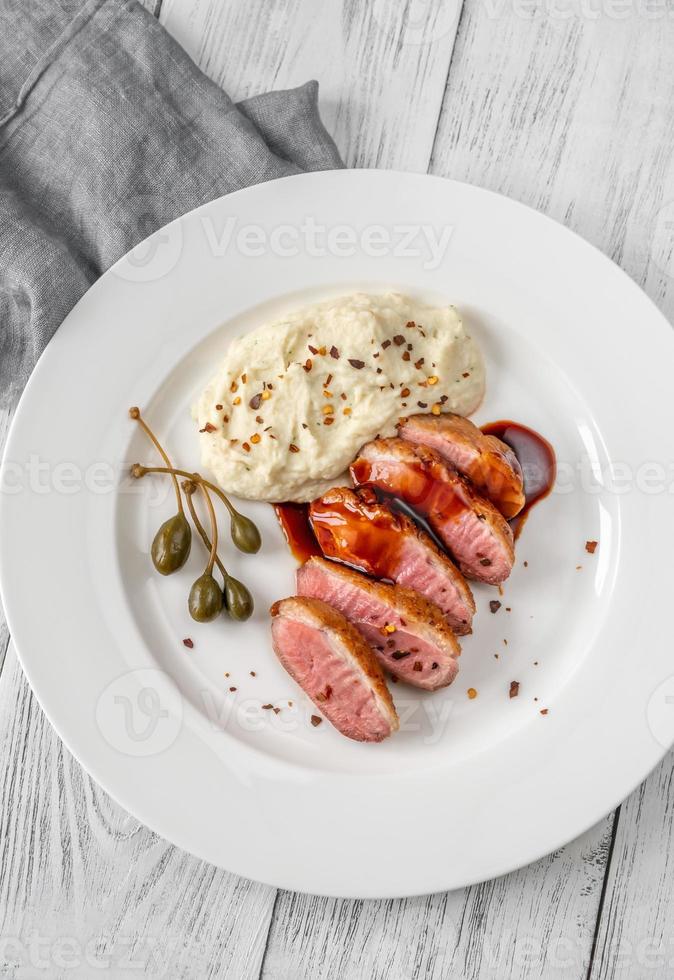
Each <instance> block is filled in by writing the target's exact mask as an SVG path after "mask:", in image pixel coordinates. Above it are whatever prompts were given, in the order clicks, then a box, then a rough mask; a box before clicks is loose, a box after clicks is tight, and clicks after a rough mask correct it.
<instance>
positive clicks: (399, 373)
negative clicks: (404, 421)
mask: <svg viewBox="0 0 674 980" xmlns="http://www.w3.org/2000/svg"><path fill="white" fill-rule="evenodd" d="M484 386H485V372H484V363H483V360H482V355H481V353H480V350H479V348H478V347H477V344H476V343H475V341H474V340H473V339H472V337H471V336H470V334H469V333H468V332H467V331H466V328H465V327H464V325H463V323H462V321H461V319H460V317H459V315H458V314H457V312H456V310H455V309H454V307H453V306H444V307H437V308H436V307H430V306H423V305H421V304H420V303H417V302H416V301H414V300H412V299H409V298H408V297H406V296H401V295H398V294H396V293H388V294H386V295H381V296H377V295H366V294H364V293H356V294H354V295H350V296H343V297H341V298H340V299H337V300H331V301H330V302H327V303H322V304H321V305H319V306H314V307H308V308H305V309H302V310H297V311H296V312H294V313H291V314H290V315H288V316H285V317H283V318H282V319H279V320H276V321H275V322H274V323H268V324H265V325H264V326H261V327H258V328H257V329H256V330H254V331H252V332H251V333H248V334H246V335H245V336H243V337H239V338H238V339H236V340H234V341H233V342H232V343H231V344H230V346H229V349H228V350H227V352H226V355H225V358H224V360H223V362H222V364H221V366H220V368H219V370H218V372H217V374H216V375H215V377H214V378H213V379H212V381H211V382H210V383H209V385H208V386H207V388H206V389H205V391H204V392H203V394H202V395H201V397H200V398H199V399H198V401H197V403H196V405H195V406H194V416H195V418H196V420H197V422H198V427H199V432H200V434H199V439H200V440H201V457H202V462H203V465H204V466H205V467H206V468H207V469H208V470H209V471H210V472H211V473H212V474H213V476H214V478H215V480H216V481H217V482H218V483H219V485H220V486H221V487H222V488H223V490H225V491H227V492H228V493H232V494H236V495H237V496H239V497H246V498H249V499H251V500H270V501H285V500H295V501H307V500H312V499H313V498H314V497H316V496H318V495H319V494H321V493H322V492H324V490H326V489H327V488H328V487H329V486H330V485H332V484H334V483H335V481H336V479H337V478H338V477H340V475H341V474H343V473H344V471H345V470H347V469H348V466H349V464H350V463H351V462H352V460H353V459H354V457H355V456H356V455H357V453H358V450H359V449H360V447H361V446H362V445H363V444H364V443H365V442H367V441H368V440H370V439H373V438H374V437H375V436H377V435H382V436H391V435H394V434H395V426H396V423H397V422H398V420H399V418H401V417H404V416H409V415H414V414H418V413H420V412H435V413H436V414H437V413H439V412H441V411H443V412H444V411H451V412H457V413H458V414H460V415H469V414H470V413H471V412H473V411H475V409H476V408H477V406H478V405H479V403H480V401H481V399H482V396H483V394H484Z"/></svg>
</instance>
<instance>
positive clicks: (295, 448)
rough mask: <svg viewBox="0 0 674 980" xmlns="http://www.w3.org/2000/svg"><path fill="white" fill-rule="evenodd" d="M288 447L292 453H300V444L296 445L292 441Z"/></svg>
mask: <svg viewBox="0 0 674 980" xmlns="http://www.w3.org/2000/svg"><path fill="white" fill-rule="evenodd" d="M288 449H289V450H290V452H291V453H298V452H299V451H300V450H299V446H296V445H295V443H294V442H291V443H290V445H289V446H288Z"/></svg>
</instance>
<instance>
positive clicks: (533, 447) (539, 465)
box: [481, 419, 557, 539]
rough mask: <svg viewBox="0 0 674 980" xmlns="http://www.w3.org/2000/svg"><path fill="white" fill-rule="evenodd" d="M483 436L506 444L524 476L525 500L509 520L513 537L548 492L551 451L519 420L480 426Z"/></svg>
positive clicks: (552, 482) (553, 470) (551, 483)
mask: <svg viewBox="0 0 674 980" xmlns="http://www.w3.org/2000/svg"><path fill="white" fill-rule="evenodd" d="M481 428H482V431H483V432H484V434H485V435H487V436H496V438H497V439H500V440H501V442H505V444H506V445H507V446H510V448H511V449H512V451H513V452H514V453H515V455H516V456H517V459H518V461H519V464H520V466H521V467H522V475H523V477H524V496H525V503H524V507H523V508H522V510H521V511H520V512H519V514H517V516H516V517H514V518H513V519H512V520H511V521H510V522H509V523H510V526H511V527H512V529H513V532H514V534H515V538H516V539H517V538H518V537H519V536H520V534H521V532H522V528H523V527H524V523H525V521H526V519H527V517H528V516H529V511H530V510H531V508H532V507H533V506H534V504H537V503H538V502H539V501H540V500H543V499H544V498H545V497H547V496H548V494H549V493H550V492H551V490H552V488H553V486H554V485H555V478H556V475H557V459H556V456H555V451H554V449H553V448H552V446H551V445H550V443H549V442H548V440H547V439H545V438H544V437H543V436H542V435H540V433H538V432H536V431H535V430H534V429H530V428H529V427H528V426H526V425H522V424H521V423H520V422H512V421H510V420H508V419H502V420H500V421H498V422H489V423H488V424H487V425H483V426H481Z"/></svg>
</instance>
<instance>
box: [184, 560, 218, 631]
mask: <svg viewBox="0 0 674 980" xmlns="http://www.w3.org/2000/svg"><path fill="white" fill-rule="evenodd" d="M222 603H223V597H222V591H221V589H220V586H219V585H218V583H217V582H216V581H215V579H214V578H213V576H212V575H211V573H210V572H204V574H203V575H200V576H199V578H198V579H197V580H196V582H195V583H194V585H193V586H192V588H191V589H190V596H189V599H188V602H187V605H188V608H189V611H190V616H191V617H192V619H195V620H196V621H197V623H210V622H211V620H213V619H215V618H216V616H219V615H220V612H221V610H222Z"/></svg>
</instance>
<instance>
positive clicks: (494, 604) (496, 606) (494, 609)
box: [489, 599, 501, 613]
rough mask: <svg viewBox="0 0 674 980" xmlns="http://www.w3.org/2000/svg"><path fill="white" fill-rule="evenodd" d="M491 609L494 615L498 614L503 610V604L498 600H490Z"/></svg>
mask: <svg viewBox="0 0 674 980" xmlns="http://www.w3.org/2000/svg"><path fill="white" fill-rule="evenodd" d="M489 608H490V609H491V611H492V612H493V613H497V612H498V611H499V609H500V608H501V603H500V602H499V601H498V599H490V600H489Z"/></svg>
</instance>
